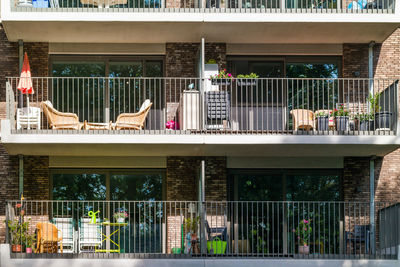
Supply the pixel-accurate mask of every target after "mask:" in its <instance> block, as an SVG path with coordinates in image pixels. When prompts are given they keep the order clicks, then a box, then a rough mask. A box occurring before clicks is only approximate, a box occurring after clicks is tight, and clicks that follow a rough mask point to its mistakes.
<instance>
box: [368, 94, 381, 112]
mask: <svg viewBox="0 0 400 267" xmlns="http://www.w3.org/2000/svg"><path fill="white" fill-rule="evenodd" d="M380 98H381V93H376V94H370V95H369V96H368V102H369V104H370V107H371V109H372V110H371V111H372V113H378V112H379V111H380V110H381V106H380V105H379V100H380Z"/></svg>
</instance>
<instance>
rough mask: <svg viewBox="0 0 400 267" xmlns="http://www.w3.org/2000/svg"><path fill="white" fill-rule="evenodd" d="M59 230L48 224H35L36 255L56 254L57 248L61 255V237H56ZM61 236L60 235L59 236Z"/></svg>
mask: <svg viewBox="0 0 400 267" xmlns="http://www.w3.org/2000/svg"><path fill="white" fill-rule="evenodd" d="M59 231H60V230H58V229H57V227H56V226H55V225H54V224H52V223H49V222H39V223H37V224H36V234H37V247H36V253H44V252H46V253H57V252H58V246H60V251H61V253H63V244H62V237H59V236H58V232H59ZM61 236H62V235H61Z"/></svg>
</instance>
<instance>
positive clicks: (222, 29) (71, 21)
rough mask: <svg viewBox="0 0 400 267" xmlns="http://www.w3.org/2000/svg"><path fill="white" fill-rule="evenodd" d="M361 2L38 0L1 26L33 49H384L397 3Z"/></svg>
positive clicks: (7, 4)
mask: <svg viewBox="0 0 400 267" xmlns="http://www.w3.org/2000/svg"><path fill="white" fill-rule="evenodd" d="M361 2H362V5H361V6H359V5H353V4H352V3H351V1H337V0H326V1H325V0H323V1H314V0H304V1H303V0H290V1H283V0H276V1H275V0H238V1H236V0H235V1H220V0H203V1H198V0H196V1H191V0H185V1H178V2H177V1H172V0H135V1H133V0H118V1H115V0H50V1H47V0H38V1H34V3H35V4H34V5H32V4H31V2H30V0H26V3H25V4H21V3H20V2H18V0H10V1H2V3H1V4H2V7H1V12H2V14H1V18H2V23H3V25H4V27H5V29H6V32H7V37H8V39H9V40H10V41H18V40H19V39H22V40H24V41H26V42H59V43H63V42H71V40H73V42H78V43H165V42H199V41H200V39H201V38H205V39H206V40H207V41H208V42H226V43H271V44H272V43H273V44H276V43H307V44H322V43H331V44H337V43H368V42H370V41H371V40H373V41H375V42H377V43H379V42H382V41H384V40H385V39H386V38H387V37H388V36H390V34H391V33H392V32H393V31H394V30H395V29H396V28H398V26H399V24H400V16H399V15H400V13H399V11H397V10H398V5H396V1H395V0H368V1H361ZM361 2H360V3H361ZM132 14H134V15H132ZM238 22H251V26H249V25H248V24H241V23H238ZM128 23H130V24H131V26H128V27H127V25H128ZM148 32H152V33H154V34H151V35H149V34H148ZM232 32H235V33H236V34H232ZM260 32H262V33H263V34H260ZM93 33H99V34H93ZM102 33H103V34H102ZM166 33H168V34H166Z"/></svg>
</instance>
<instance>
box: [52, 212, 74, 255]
mask: <svg viewBox="0 0 400 267" xmlns="http://www.w3.org/2000/svg"><path fill="white" fill-rule="evenodd" d="M52 221H53V223H54V225H55V226H56V227H57V229H60V231H59V232H58V237H59V238H62V240H63V249H64V252H66V253H74V252H75V230H74V222H73V219H72V218H53V220H52Z"/></svg>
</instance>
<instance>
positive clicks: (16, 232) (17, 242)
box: [8, 219, 22, 253]
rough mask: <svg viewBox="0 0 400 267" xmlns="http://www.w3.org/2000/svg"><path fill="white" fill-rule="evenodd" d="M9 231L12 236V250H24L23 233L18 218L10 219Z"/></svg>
mask: <svg viewBox="0 0 400 267" xmlns="http://www.w3.org/2000/svg"><path fill="white" fill-rule="evenodd" d="M8 231H9V233H10V237H11V251H12V252H14V253H16V252H22V244H21V237H22V233H21V227H20V224H19V221H18V219H15V220H13V221H11V220H10V221H8Z"/></svg>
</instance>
